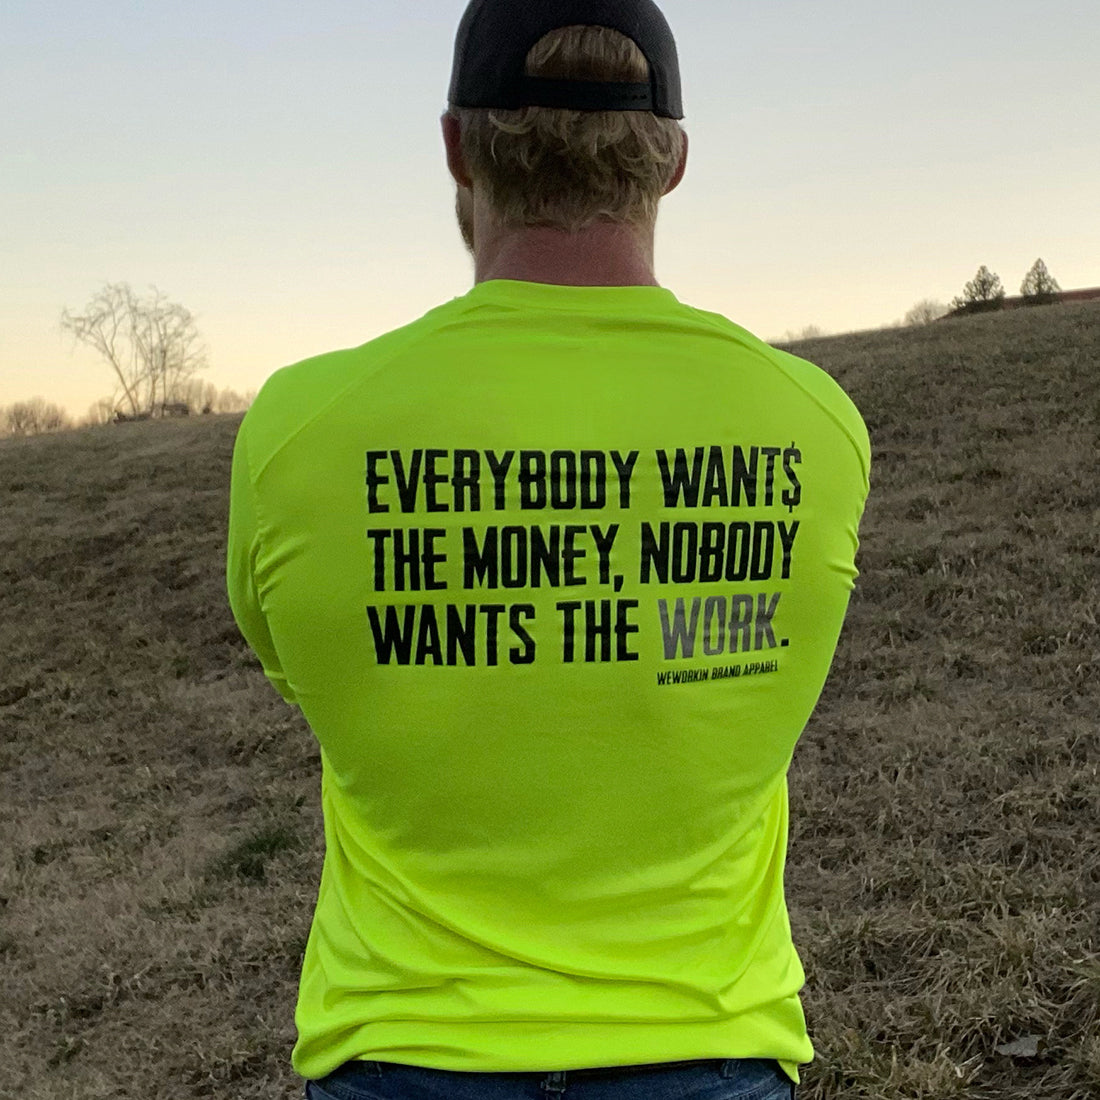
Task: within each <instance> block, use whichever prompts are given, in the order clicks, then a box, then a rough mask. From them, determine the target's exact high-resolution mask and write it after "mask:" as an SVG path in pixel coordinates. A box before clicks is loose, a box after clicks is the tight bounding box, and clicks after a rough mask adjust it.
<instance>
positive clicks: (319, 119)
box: [0, 0, 1100, 414]
mask: <svg viewBox="0 0 1100 1100" xmlns="http://www.w3.org/2000/svg"><path fill="white" fill-rule="evenodd" d="M532 2H536V0H532ZM464 7H465V3H464V0H417V2H416V3H410V2H409V0H356V2H355V3H350V2H344V0H313V2H312V3H309V4H305V3H302V2H301V0H296V2H295V3H292V4H291V3H284V2H281V0H274V2H272V0H269V2H266V3H263V4H260V3H241V2H238V0H218V2H217V3H213V2H211V0H192V2H191V3H189V4H178V3H173V4H167V3H163V2H161V0H142V2H141V3H136V2H133V0H115V2H113V3H110V4H107V3H96V2H92V0H63V2H59V0H2V6H0V108H2V109H0V404H7V403H10V402H12V401H15V400H19V399H23V398H27V397H31V396H33V395H42V396H44V397H46V398H48V399H49V400H53V401H57V402H58V403H60V404H63V405H66V406H67V407H68V408H69V409H70V410H71V411H73V412H74V413H77V414H83V413H84V412H85V411H86V409H87V408H88V406H89V404H91V402H92V401H94V400H95V399H96V398H97V397H100V396H104V395H106V394H109V393H110V392H111V389H112V384H111V383H112V379H111V376H110V372H109V371H108V369H107V368H106V367H105V366H104V365H102V363H101V362H100V361H99V360H98V359H97V358H96V357H95V355H94V354H93V353H92V352H90V351H87V350H85V349H77V350H75V351H74V350H73V348H72V344H71V341H70V340H69V339H68V338H67V337H65V336H63V335H62V334H61V332H60V329H59V326H58V319H59V315H60V312H61V310H62V309H63V308H64V307H66V306H69V307H72V308H79V307H81V306H83V305H84V304H85V303H86V302H87V301H88V299H89V298H90V297H91V296H92V294H93V293H94V292H95V291H96V290H97V289H99V288H100V287H101V286H102V285H103V284H104V283H106V282H118V281H126V282H129V283H131V284H132V285H133V286H134V287H135V288H137V289H142V288H145V287H147V286H148V285H149V284H156V286H158V287H159V288H160V289H161V290H162V291H164V292H165V293H167V294H168V295H170V296H171V297H172V298H173V299H174V300H176V301H179V302H182V303H183V304H184V305H185V306H187V307H188V308H189V309H191V310H192V311H193V312H194V313H195V314H196V316H197V318H198V321H199V326H200V329H201V332H202V334H203V337H204V338H205V341H206V343H207V345H208V347H209V351H210V369H209V370H208V371H207V372H206V376H207V377H208V378H209V380H210V381H212V382H214V383H216V384H217V385H219V386H233V387H234V388H236V389H239V390H246V389H252V388H256V387H258V386H259V385H260V384H261V383H262V382H263V380H264V379H265V378H266V377H267V376H268V375H269V374H270V373H271V372H272V371H274V370H276V369H277V368H278V367H280V366H283V365H285V364H287V363H291V362H294V361H296V360H298V359H302V358H305V357H306V356H309V355H313V354H317V353H319V352H322V351H327V350H331V349H334V348H338V347H348V346H353V345H357V344H361V343H364V342H365V341H367V340H368V339H371V338H372V337H374V336H376V335H378V334H380V333H382V332H384V331H386V330H387V329H390V328H393V327H396V326H398V325H401V324H404V323H406V322H408V321H411V320H414V319H415V318H417V317H419V316H420V315H421V314H423V313H424V312H426V311H427V310H428V309H431V308H432V307H433V306H435V305H438V304H439V303H441V302H443V301H446V300H447V299H449V298H452V297H455V296H458V295H461V294H464V293H465V292H466V290H467V289H468V288H469V286H470V285H471V282H472V265H471V263H470V260H469V259H468V257H467V255H466V253H465V251H464V249H463V247H462V244H461V239H460V237H459V235H458V231H457V228H456V226H455V223H454V215H453V204H454V192H453V185H452V184H451V182H450V178H449V176H448V175H447V173H446V169H445V166H444V162H443V157H442V145H441V140H440V137H439V128H438V117H439V115H440V113H441V111H442V109H443V107H444V103H445V98H446V91H447V85H448V78H449V74H450V65H451V56H452V49H453V38H454V32H455V29H456V27H457V25H458V21H459V19H460V17H461V14H462V11H463V9H464ZM662 7H663V9H664V11H665V13H666V15H667V16H668V18H669V22H670V23H671V24H672V27H673V30H674V31H675V33H676V36H677V40H678V44H679V48H680V57H681V65H682V69H683V78H684V102H685V110H686V112H687V118H686V120H685V126H686V128H687V129H688V131H689V133H690V135H691V139H692V146H691V159H690V162H689V165H688V174H687V178H686V179H685V181H684V183H683V185H682V186H681V188H680V190H679V191H677V192H676V193H675V194H674V195H673V196H671V197H670V198H669V199H668V200H666V202H665V204H664V206H663V208H662V216H661V221H660V223H659V225H658V241H657V274H658V278H659V279H660V280H661V282H662V283H663V284H664V285H666V286H668V287H669V288H671V289H672V290H673V291H674V292H675V293H676V294H677V295H678V296H679V297H680V298H681V299H682V300H684V301H686V302H689V303H690V304H692V305H696V306H700V307H702V308H706V309H712V310H716V311H718V312H722V313H724V314H726V315H727V316H728V317H730V318H732V319H733V320H734V321H736V322H737V323H739V324H741V325H744V326H745V327H746V328H749V329H750V330H752V331H754V332H756V333H757V334H758V335H759V336H762V337H764V338H765V339H775V338H778V337H781V336H782V335H783V334H784V333H785V332H786V331H788V330H791V329H801V328H802V327H804V326H805V325H809V324H816V325H818V326H820V327H822V328H824V329H825V330H826V331H829V332H844V331H851V330H854V329H860V328H873V327H878V326H880V325H882V324H886V323H889V322H891V321H894V320H896V319H898V318H900V317H901V316H902V315H903V314H904V313H905V312H906V310H908V309H909V307H910V306H912V305H913V304H914V303H915V302H916V301H918V300H919V299H921V298H925V297H932V298H938V299H940V300H941V301H944V302H947V301H949V300H950V299H951V298H952V297H953V296H954V295H956V294H958V293H960V292H961V290H962V287H963V284H964V283H965V282H966V281H967V280H968V279H970V278H972V277H973V275H974V272H975V271H976V270H977V268H978V266H979V265H980V264H983V263H984V264H987V265H988V266H989V267H990V268H992V269H993V270H994V271H995V272H997V273H998V274H999V275H1000V276H1001V279H1002V281H1003V282H1004V285H1005V287H1006V290H1007V291H1008V293H1009V294H1015V293H1018V290H1019V285H1020V282H1021V280H1022V279H1023V277H1024V275H1025V273H1026V272H1027V270H1028V268H1029V267H1030V266H1031V264H1032V263H1033V262H1034V260H1035V259H1036V258H1037V257H1039V256H1041V257H1042V258H1043V259H1044V260H1045V261H1046V263H1047V266H1048V267H1049V269H1050V271H1051V273H1052V274H1053V275H1054V277H1055V278H1056V279H1058V281H1059V282H1060V283H1061V285H1062V287H1063V288H1064V289H1067V290H1068V289H1071V288H1074V287H1083V286H1095V285H1098V284H1100V202H1098V195H1100V139H1098V137H1097V135H1100V82H1098V78H1097V68H1096V65H1097V58H1098V57H1100V5H1097V4H1095V3H1084V2H1082V0H1075V2H1073V3H1064V2H1059V0H1048V2H1047V3H1045V4H1038V3H1035V2H1034V0H1030V2H1027V3H1024V2H1021V0H997V2H996V3H994V2H992V0H988V2H987V0H967V2H965V3H961V4H960V3H951V4H948V3H941V2H939V0H922V2H921V3H898V2H891V0H875V2H868V0H843V2H838V0H824V2H822V0H816V2H813V3H810V2H805V0H770V2H768V3H764V2H762V0H760V2H757V3H754V4H748V3H738V2H736V0H664V2H663V4H662ZM884 366H885V365H884Z"/></svg>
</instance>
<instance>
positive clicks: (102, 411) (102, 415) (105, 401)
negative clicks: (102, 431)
mask: <svg viewBox="0 0 1100 1100" xmlns="http://www.w3.org/2000/svg"><path fill="white" fill-rule="evenodd" d="M114 414H115V402H114V401H112V400H111V399H110V398H109V397H101V398H100V399H99V400H98V401H94V402H92V404H91V405H89V406H88V411H87V413H85V414H84V419H83V420H82V421H81V423H82V424H85V425H88V426H94V425H98V424H109V423H110V422H111V417H113V416H114Z"/></svg>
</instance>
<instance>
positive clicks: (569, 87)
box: [519, 76, 653, 111]
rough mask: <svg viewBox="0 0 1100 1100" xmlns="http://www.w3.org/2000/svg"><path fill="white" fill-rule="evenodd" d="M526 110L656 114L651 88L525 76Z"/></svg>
mask: <svg viewBox="0 0 1100 1100" xmlns="http://www.w3.org/2000/svg"><path fill="white" fill-rule="evenodd" d="M519 94H520V96H521V98H522V106H525V107H557V108H564V109H567V110H574V111H652V110H653V89H652V88H651V87H650V85H649V84H629V83H625V82H622V81H606V80H549V79H547V78H545V77H539V76H525V77H523V78H522V80H521V81H520V82H519Z"/></svg>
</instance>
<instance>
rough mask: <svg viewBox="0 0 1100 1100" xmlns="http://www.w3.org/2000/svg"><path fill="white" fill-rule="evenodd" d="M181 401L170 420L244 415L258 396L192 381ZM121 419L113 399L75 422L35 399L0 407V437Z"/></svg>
mask: <svg viewBox="0 0 1100 1100" xmlns="http://www.w3.org/2000/svg"><path fill="white" fill-rule="evenodd" d="M181 396H182V400H181V401H178V402H175V403H174V404H175V406H176V411H175V412H174V413H172V412H169V413H164V412H163V410H162V411H161V415H167V416H172V415H176V416H181V415H182V416H187V415H190V414H193V413H194V414H199V413H236V412H244V411H245V410H246V409H247V408H248V406H249V405H251V404H252V399H253V398H254V397H255V396H256V395H255V393H253V392H249V393H239V392H238V391H237V390H234V389H231V388H229V387H226V388H225V389H218V387H217V386H215V385H213V384H212V383H210V382H204V381H203V380H202V379H201V378H193V379H191V381H190V383H189V384H188V386H187V387H186V388H185V389H184V391H183V392H182V394H181ZM119 419H120V410H119V408H118V405H117V403H116V402H115V400H114V399H113V398H110V397H105V398H101V399H100V400H99V401H96V402H93V404H92V405H91V406H90V407H89V409H88V411H87V413H86V414H85V415H84V416H83V417H79V418H74V417H72V416H70V415H69V414H68V412H66V411H65V409H63V408H62V407H61V406H60V405H56V404H54V403H53V402H51V401H47V400H46V399H45V398H44V397H32V398H31V399H30V400H29V401H16V402H15V403H14V404H13V405H0V437H4V436H28V435H45V434H47V433H49V432H64V431H68V430H70V429H72V428H87V427H93V426H95V425H98V424H108V423H111V422H112V421H118V420H119ZM121 419H126V420H135V419H137V420H150V419H152V417H151V416H143V415H142V414H140V413H139V414H138V415H137V416H136V417H135V416H133V415H130V414H127V413H122V414H121Z"/></svg>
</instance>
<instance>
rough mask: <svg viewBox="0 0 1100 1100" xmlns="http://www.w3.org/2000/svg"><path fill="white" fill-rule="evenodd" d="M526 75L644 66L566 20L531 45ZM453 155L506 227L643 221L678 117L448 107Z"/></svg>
mask: <svg viewBox="0 0 1100 1100" xmlns="http://www.w3.org/2000/svg"><path fill="white" fill-rule="evenodd" d="M525 72H526V75H527V76H529V77H537V78H544V79H548V80H576V81H600V82H621V83H623V84H628V83H644V82H646V81H648V80H649V76H650V66H649V62H648V61H647V60H646V57H645V55H644V54H643V53H642V51H641V50H640V49H639V47H638V46H637V45H635V43H634V42H633V41H631V39H630V38H628V37H627V36H626V35H624V34H622V33H620V32H618V31H615V30H611V29H609V28H607V27H593V26H567V27H561V28H559V29H557V30H553V31H550V32H549V33H548V34H546V35H545V36H544V37H542V38H541V39H540V40H539V41H538V42H536V44H535V45H534V46H533V47H532V49H531V50H530V52H529V53H528V55H527V62H526V68H525ZM450 111H451V113H452V114H453V115H454V116H455V117H456V118H457V119H458V120H459V122H460V124H461V129H462V152H463V155H464V157H465V159H466V163H467V166H468V168H469V170H470V174H471V176H472V178H473V179H474V181H475V183H476V184H477V185H479V186H481V187H483V188H484V189H485V191H486V194H487V196H488V199H489V203H490V205H491V207H492V208H493V210H494V212H495V214H496V216H497V217H498V218H499V220H500V222H501V224H502V225H503V226H505V227H507V228H519V227H528V226H530V227H534V226H539V227H548V228H553V229H560V230H565V231H568V232H577V231H579V230H581V229H585V228H587V227H588V226H590V225H592V224H593V223H594V222H599V221H605V222H615V223H623V224H628V225H634V226H643V227H645V226H652V225H653V224H654V222H655V221H656V217H657V205H658V203H659V201H660V199H661V196H662V195H664V194H665V192H666V190H667V189H668V186H669V184H670V182H671V181H672V179H673V177H674V175H675V173H676V170H677V168H678V166H679V163H680V158H681V155H682V153H683V148H684V140H685V138H684V132H683V129H682V128H681V126H680V124H679V122H677V121H676V120H674V119H672V118H665V117H659V116H658V115H656V114H654V113H652V112H650V111H637V110H614V111H601V110H595V111H593V110H574V109H563V108H554V107H521V108H519V109H517V110H502V109H497V108H468V107H455V106H453V105H452V106H451V108H450Z"/></svg>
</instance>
